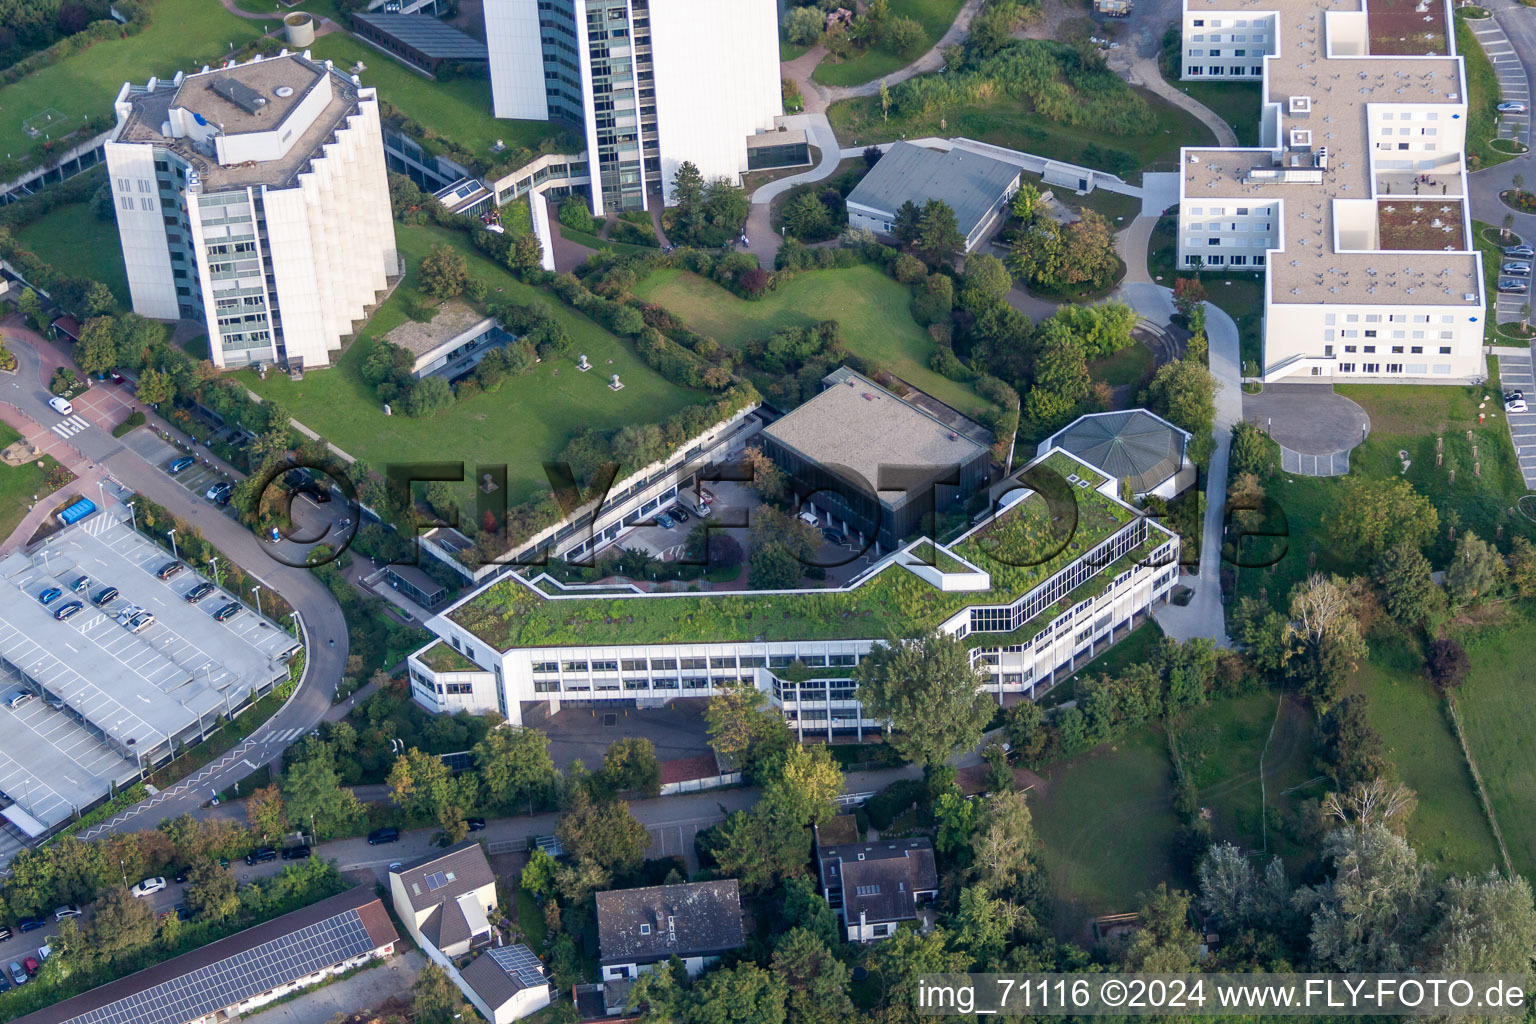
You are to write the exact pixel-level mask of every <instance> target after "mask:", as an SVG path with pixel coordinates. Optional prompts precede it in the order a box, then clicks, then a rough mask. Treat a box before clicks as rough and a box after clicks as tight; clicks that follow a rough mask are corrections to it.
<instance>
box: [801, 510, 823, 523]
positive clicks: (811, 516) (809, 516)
mask: <svg viewBox="0 0 1536 1024" xmlns="http://www.w3.org/2000/svg"><path fill="white" fill-rule="evenodd" d="M799 519H800V521H801V522H802V523H804V524H805V525H807V526H820V525H821V520H820V519H817V518H816V515H815V513H812V512H801V513H800V516H799Z"/></svg>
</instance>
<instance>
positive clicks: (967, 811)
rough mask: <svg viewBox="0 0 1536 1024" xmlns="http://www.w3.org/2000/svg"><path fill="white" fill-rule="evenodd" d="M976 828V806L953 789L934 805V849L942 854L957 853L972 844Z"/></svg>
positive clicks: (942, 795)
mask: <svg viewBox="0 0 1536 1024" xmlns="http://www.w3.org/2000/svg"><path fill="white" fill-rule="evenodd" d="M975 827H976V805H975V804H974V803H972V802H971V801H969V800H967V799H966V798H965V797H964V796H962V795H961V793H960V790H959V788H957V787H953V788H950V789H948V790H946V791H944V792H943V793H940V794H939V798H938V799H937V800H935V801H934V803H933V848H934V849H935V850H937V851H939V852H940V853H942V854H946V855H947V854H952V853H957V852H959V851H960V850H962V849H964V848H965V847H967V846H969V845H970V843H971V832H972V831H973V830H974V829H975Z"/></svg>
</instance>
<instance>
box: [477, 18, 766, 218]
mask: <svg viewBox="0 0 1536 1024" xmlns="http://www.w3.org/2000/svg"><path fill="white" fill-rule="evenodd" d="M485 34H486V42H487V45H488V46H489V48H490V70H491V92H492V97H493V100H494V105H495V113H496V116H497V117H507V118H519V119H532V120H541V121H542V120H550V119H558V120H562V121H565V122H566V123H568V124H571V125H573V126H575V127H576V128H577V130H578V131H581V132H583V133H584V135H585V138H586V152H587V155H588V158H589V161H590V164H591V171H592V208H593V210H594V212H597V213H602V212H605V211H611V210H638V209H645V208H648V204H649V203H650V202H651V201H652V199H651V197H653V196H657V195H660V194H662V192H663V189H667V190H670V189H671V187H672V176H673V175H674V174H675V173H676V172H677V168H678V165H680V164H681V163H682V162H683V161H685V160H691V161H692V162H693V163H694V164H696V165H697V166H698V168H699V170H700V171H701V172H702V173H703V175H704V178H705V179H706V180H709V179H711V178H716V177H725V178H729V179H730V180H731V181H735V180H737V178H738V176H739V175H740V174H741V173H742V172H743V171H745V170H747V169H748V148H749V147H748V139H749V137H751V136H753V135H754V134H756V133H759V132H767V131H771V130H773V128H774V118H776V117H778V116H779V115H781V114H782V113H783V112H784V110H783V98H782V94H781V92H780V83H779V29H778V8H777V5H776V4H775V2H774V0H723V2H722V0H486V2H485ZM669 198H670V196H669Z"/></svg>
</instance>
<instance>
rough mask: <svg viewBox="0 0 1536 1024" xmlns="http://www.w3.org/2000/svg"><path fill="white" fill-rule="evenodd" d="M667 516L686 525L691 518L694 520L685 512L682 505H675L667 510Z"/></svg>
mask: <svg viewBox="0 0 1536 1024" xmlns="http://www.w3.org/2000/svg"><path fill="white" fill-rule="evenodd" d="M667 515H669V516H671V517H672V518H673V519H676V520H677V521H678V522H680V523H686V522H687V521H688V520H689V519H690V518H692V517H691V516H689V515H688V513H687V512H685V511H683V506H681V505H673V506H672V507H671V508H669V509H667Z"/></svg>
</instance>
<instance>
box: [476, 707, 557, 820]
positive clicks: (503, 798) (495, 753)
mask: <svg viewBox="0 0 1536 1024" xmlns="http://www.w3.org/2000/svg"><path fill="white" fill-rule="evenodd" d="M474 756H475V767H476V768H477V769H478V770H479V772H480V781H481V782H482V783H483V784H484V786H485V791H486V795H487V796H489V797H490V798H491V799H492V800H494V801H496V802H497V803H498V804H500V805H501V806H503V807H509V808H510V807H512V806H514V805H519V804H522V803H525V802H528V803H531V802H533V801H535V800H537V801H539V802H543V801H545V800H548V799H549V798H550V796H551V795H552V794H553V793H554V790H555V781H556V779H557V778H558V775H559V773H558V772H557V771H556V770H555V763H554V762H553V761H552V760H550V756H549V737H548V736H547V735H545V734H544V733H542V732H539V731H538V730H537V729H523V728H519V727H517V726H513V725H503V726H501V727H499V728H496V729H492V730H491V731H490V732H488V733H486V734H485V737H484V738H483V739H481V741H480V742H479V743H476V744H475V747H474Z"/></svg>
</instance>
